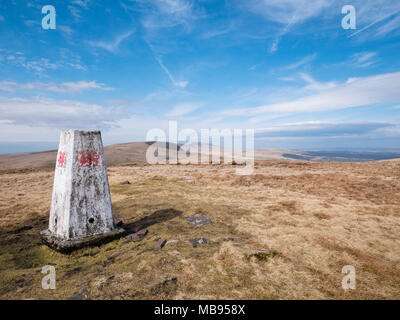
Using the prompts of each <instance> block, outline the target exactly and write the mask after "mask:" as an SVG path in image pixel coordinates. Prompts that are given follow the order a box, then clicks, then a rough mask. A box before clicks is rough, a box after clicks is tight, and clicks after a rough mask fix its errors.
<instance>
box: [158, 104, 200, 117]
mask: <svg viewBox="0 0 400 320" xmlns="http://www.w3.org/2000/svg"><path fill="white" fill-rule="evenodd" d="M199 107H200V106H199V105H198V104H191V103H189V104H179V105H177V106H175V107H173V108H172V109H171V110H170V111H169V112H168V113H167V114H166V116H168V117H180V116H184V115H186V114H189V113H191V112H193V111H194V110H197V109H198V108H199Z"/></svg>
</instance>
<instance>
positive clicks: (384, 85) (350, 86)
mask: <svg viewBox="0 0 400 320" xmlns="http://www.w3.org/2000/svg"><path fill="white" fill-rule="evenodd" d="M304 79H308V78H307V76H305V77H304ZM308 82H309V83H310V84H309V85H308V88H313V89H318V87H319V85H318V84H313V82H312V80H311V79H308ZM310 86H311V87H310ZM399 86H400V72H396V73H389V74H380V75H376V76H370V77H365V78H352V79H351V80H350V81H347V82H345V83H343V84H340V85H335V86H333V83H332V88H331V89H328V88H326V87H320V88H319V90H322V91H321V92H319V93H316V94H314V95H310V96H305V97H302V98H300V99H296V100H292V101H286V102H280V103H275V104H269V105H264V106H260V107H255V108H245V109H229V110H224V111H223V112H222V114H223V115H226V116H229V115H230V116H238V115H242V116H243V115H245V116H246V115H247V116H258V115H265V114H268V113H296V112H317V111H325V110H339V109H345V108H351V107H358V106H367V105H371V104H376V103H385V102H396V101H399V100H400V90H399ZM306 88H307V87H306Z"/></svg>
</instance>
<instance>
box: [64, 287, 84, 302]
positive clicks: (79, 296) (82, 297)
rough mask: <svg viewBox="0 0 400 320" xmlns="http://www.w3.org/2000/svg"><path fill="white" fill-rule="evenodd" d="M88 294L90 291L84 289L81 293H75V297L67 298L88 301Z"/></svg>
mask: <svg viewBox="0 0 400 320" xmlns="http://www.w3.org/2000/svg"><path fill="white" fill-rule="evenodd" d="M88 294H89V293H88V291H87V290H86V289H84V290H83V291H82V292H81V293H75V294H74V295H73V296H71V297H69V298H67V300H86V299H87V297H88Z"/></svg>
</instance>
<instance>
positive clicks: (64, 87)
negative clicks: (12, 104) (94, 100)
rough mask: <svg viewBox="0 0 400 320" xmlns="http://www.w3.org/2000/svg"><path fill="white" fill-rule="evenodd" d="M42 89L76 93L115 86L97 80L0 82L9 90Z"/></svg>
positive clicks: (0, 85) (1, 86) (1, 87)
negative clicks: (56, 82)
mask: <svg viewBox="0 0 400 320" xmlns="http://www.w3.org/2000/svg"><path fill="white" fill-rule="evenodd" d="M18 89H20V90H40V91H50V92H58V93H76V92H82V91H85V90H90V89H100V90H107V91H108V90H114V89H113V88H109V87H105V86H104V83H98V82H96V81H76V82H63V83H60V84H55V83H43V82H29V83H23V84H19V83H16V82H12V81H2V82H0V90H2V91H7V92H14V91H16V90H18Z"/></svg>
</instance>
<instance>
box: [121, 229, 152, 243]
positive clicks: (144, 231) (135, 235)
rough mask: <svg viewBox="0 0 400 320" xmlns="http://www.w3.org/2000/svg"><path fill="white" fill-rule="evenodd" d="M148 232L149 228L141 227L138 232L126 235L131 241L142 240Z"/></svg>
mask: <svg viewBox="0 0 400 320" xmlns="http://www.w3.org/2000/svg"><path fill="white" fill-rule="evenodd" d="M146 234H147V229H141V230H139V231H138V232H135V233H131V234H130V235H128V236H126V239H127V240H129V241H141V240H143V238H144V237H145V235H146Z"/></svg>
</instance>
